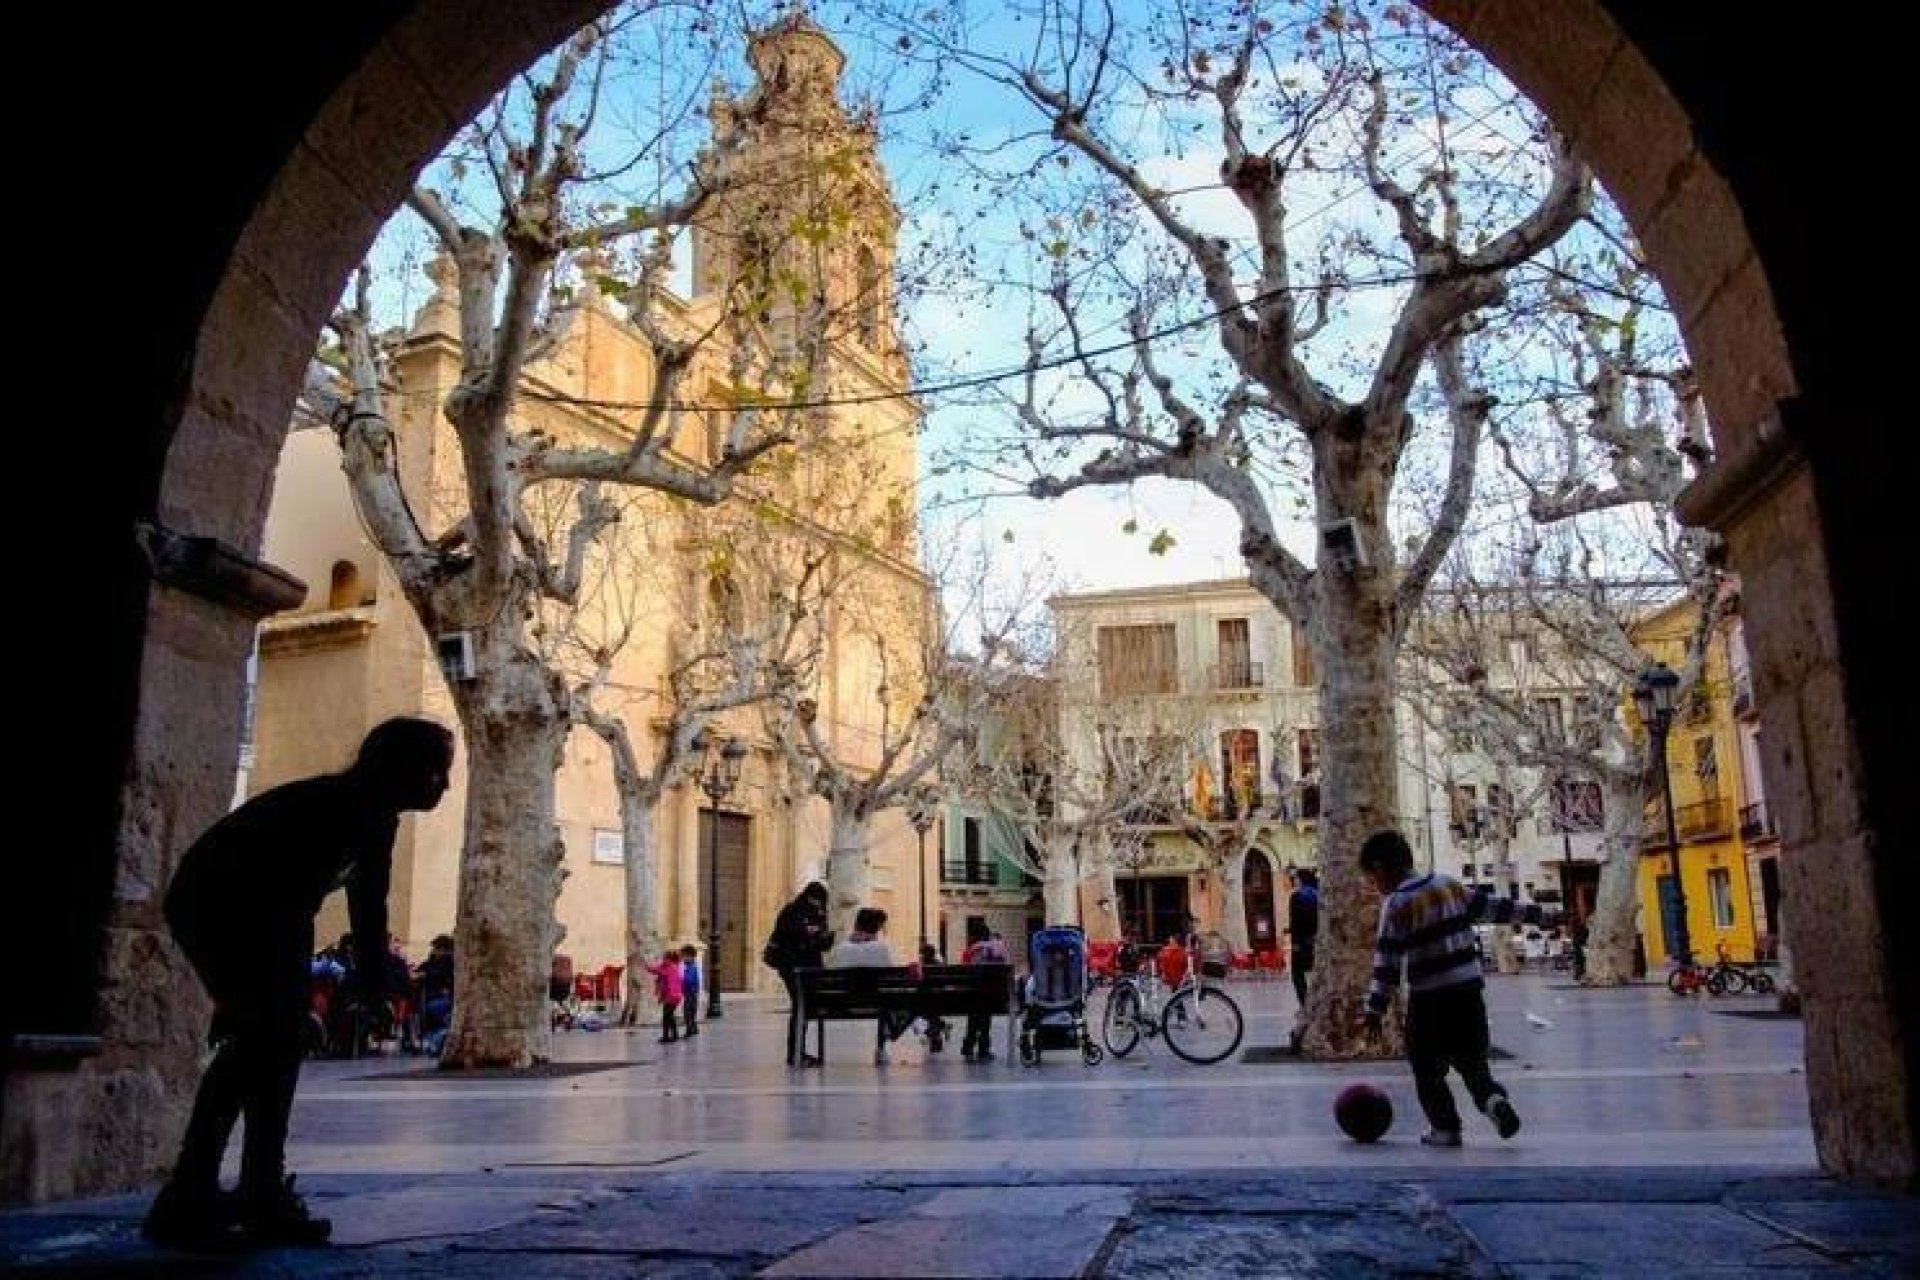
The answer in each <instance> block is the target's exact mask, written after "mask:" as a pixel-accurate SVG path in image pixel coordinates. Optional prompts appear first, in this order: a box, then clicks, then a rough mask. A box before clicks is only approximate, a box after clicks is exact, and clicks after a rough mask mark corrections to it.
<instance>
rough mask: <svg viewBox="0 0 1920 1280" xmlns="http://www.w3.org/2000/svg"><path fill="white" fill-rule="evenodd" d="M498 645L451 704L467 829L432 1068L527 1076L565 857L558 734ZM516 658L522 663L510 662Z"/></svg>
mask: <svg viewBox="0 0 1920 1280" xmlns="http://www.w3.org/2000/svg"><path fill="white" fill-rule="evenodd" d="M512 652H513V651H511V650H510V649H509V646H507V645H504V644H502V645H499V646H498V647H497V648H496V651H495V653H494V654H493V659H494V663H495V665H493V666H491V667H489V666H486V665H483V666H482V668H481V669H482V672H483V674H482V676H481V678H480V679H479V680H477V681H475V682H474V687H472V688H471V689H470V690H466V691H464V696H461V695H460V694H458V693H457V694H456V696H457V697H460V702H461V712H462V719H463V720H464V721H465V727H466V735H465V739H466V750H467V827H466V848H465V851H464V855H463V856H462V858H461V859H460V895H459V916H458V924H457V926H456V945H457V947H458V954H459V956H460V963H459V965H458V966H456V968H455V972H454V982H455V991H454V1001H453V1030H452V1034H451V1035H449V1036H448V1038H447V1047H446V1050H445V1051H444V1052H443V1053H442V1055H441V1065H442V1066H445V1067H450V1068H461V1067H489V1066H503V1067H526V1066H531V1065H532V1064H534V1063H536V1062H543V1061H545V1060H546V1059H547V1058H548V1057H549V1056H550V1055H551V1051H552V1042H553V1028H552V1025H551V1022H550V1019H549V1016H548V998H547V981H548V978H549V976H550V974H551V971H552V964H553V954H554V950H555V948H556V946H557V945H558V943H559V926H558V924H557V923H556V918H555V912H554V909H555V905H556V903H557V902H558V900H559V896H560V880H561V875H562V869H561V862H562V858H563V857H564V854H565V846H563V845H562V844H561V842H560V839H559V837H558V834H557V833H556V831H555V829H554V822H553V791H554V773H555V770H556V768H557V767H558V763H559V759H560V750H561V746H562V744H563V743H564V741H565V739H566V733H567V728H568V722H567V718H566V715H565V712H564V710H563V709H562V707H561V705H560V704H559V702H558V701H557V699H556V697H555V693H556V690H555V688H554V686H553V685H552V683H551V682H550V680H549V679H548V678H547V675H546V673H545V672H544V671H542V670H541V669H540V668H539V666H538V665H537V664H536V663H535V662H534V661H533V660H532V659H531V658H516V657H514V656H512ZM521 652H524V651H521Z"/></svg>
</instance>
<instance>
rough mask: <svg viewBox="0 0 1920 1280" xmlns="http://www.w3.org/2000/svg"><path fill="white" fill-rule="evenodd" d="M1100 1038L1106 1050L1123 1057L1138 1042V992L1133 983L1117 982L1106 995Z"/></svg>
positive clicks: (1130, 1051)
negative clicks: (1105, 1007)
mask: <svg viewBox="0 0 1920 1280" xmlns="http://www.w3.org/2000/svg"><path fill="white" fill-rule="evenodd" d="M1100 1038H1101V1039H1102V1040H1105V1041H1106V1042H1107V1052H1108V1053H1111V1054H1112V1055H1113V1056H1114V1057H1116V1058H1124V1057H1126V1056H1127V1055H1128V1054H1130V1053H1132V1052H1133V1046H1135V1045H1137V1044H1139V1043H1140V993H1139V992H1138V991H1135V990H1134V989H1133V984H1132V983H1129V982H1122V983H1119V984H1117V985H1116V986H1115V987H1114V988H1113V990H1112V991H1111V992H1109V993H1108V995H1107V1012H1106V1014H1105V1016H1104V1017H1102V1018H1101V1020H1100Z"/></svg>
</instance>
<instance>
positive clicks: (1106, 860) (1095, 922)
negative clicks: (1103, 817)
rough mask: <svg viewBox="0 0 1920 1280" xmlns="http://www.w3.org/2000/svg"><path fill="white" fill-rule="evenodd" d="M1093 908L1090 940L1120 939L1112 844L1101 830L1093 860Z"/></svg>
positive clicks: (1117, 888) (1118, 898)
mask: <svg viewBox="0 0 1920 1280" xmlns="http://www.w3.org/2000/svg"><path fill="white" fill-rule="evenodd" d="M1093 886H1094V895H1093V897H1094V909H1093V916H1092V918H1091V919H1089V920H1088V921H1087V941H1089V942H1117V941H1118V940H1119V938H1120V890H1119V886H1118V885H1116V884H1115V883H1114V879H1113V843H1112V841H1111V840H1109V839H1107V838H1105V834H1104V833H1102V836H1101V839H1100V840H1099V843H1098V844H1097V845H1096V846H1095V853H1094V861H1093Z"/></svg>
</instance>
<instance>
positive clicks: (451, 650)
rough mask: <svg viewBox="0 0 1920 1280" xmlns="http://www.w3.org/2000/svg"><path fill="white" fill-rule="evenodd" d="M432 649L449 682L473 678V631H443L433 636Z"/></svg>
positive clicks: (441, 670)
mask: <svg viewBox="0 0 1920 1280" xmlns="http://www.w3.org/2000/svg"><path fill="white" fill-rule="evenodd" d="M433 651H434V656H435V657H437V658H439V659H440V673H441V674H442V675H444V676H446V678H447V682H448V683H449V684H453V683H457V682H459V681H462V680H471V679H473V677H474V665H473V632H471V631H443V632H441V633H440V634H439V635H437V636H435V637H434V638H433Z"/></svg>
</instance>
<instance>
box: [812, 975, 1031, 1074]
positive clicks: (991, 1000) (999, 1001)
mask: <svg viewBox="0 0 1920 1280" xmlns="http://www.w3.org/2000/svg"><path fill="white" fill-rule="evenodd" d="M794 980H795V986H796V987H798V988H799V992H800V1042H801V1046H800V1047H801V1049H802V1050H803V1051H804V1050H805V1049H806V1029H807V1026H808V1024H809V1023H811V1024H813V1026H815V1027H816V1028H817V1032H816V1044H817V1045H818V1047H817V1048H816V1049H815V1050H814V1052H815V1053H817V1054H818V1055H819V1057H820V1058H821V1059H822V1060H824V1059H825V1058H826V1056H827V1023H829V1022H857V1021H867V1022H873V1023H874V1024H876V1026H877V1025H878V1024H879V1021H880V1019H881V1017H882V1015H885V1014H893V1015H896V1016H898V1017H900V1018H901V1019H902V1020H903V1021H904V1020H905V1019H906V1018H908V1017H916V1018H918V1017H960V1018H964V1017H966V1016H967V1015H969V1014H978V1013H985V1014H1004V1015H1005V1016H1006V1019H1007V1037H1006V1039H1005V1040H1004V1041H1003V1042H1002V1052H1003V1053H1004V1056H1005V1057H1006V1060H1007V1065H1008V1066H1012V1065H1013V1063H1014V1062H1015V1061H1016V1059H1017V1055H1016V1054H1015V1053H1014V1052H1013V1046H1014V1043H1015V1037H1016V1035H1017V1034H1018V1025H1017V1021H1016V1020H1017V1019H1018V1017H1019V1012H1020V1002H1019V1000H1018V999H1017V998H1016V996H1015V990H1014V982H1013V966H1012V965H1008V964H941V965H927V966H925V967H924V968H922V969H920V970H919V972H918V974H917V975H916V973H915V971H914V970H912V969H908V968H904V967H903V968H892V969H799V970H796V971H795V972H794Z"/></svg>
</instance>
